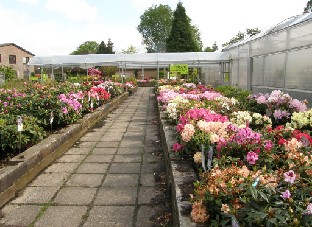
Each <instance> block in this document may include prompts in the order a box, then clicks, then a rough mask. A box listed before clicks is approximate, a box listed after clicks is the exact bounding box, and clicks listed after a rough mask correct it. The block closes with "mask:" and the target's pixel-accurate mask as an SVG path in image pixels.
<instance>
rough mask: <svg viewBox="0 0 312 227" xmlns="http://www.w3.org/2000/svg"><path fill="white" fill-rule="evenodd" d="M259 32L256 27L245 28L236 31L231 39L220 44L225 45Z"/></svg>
mask: <svg viewBox="0 0 312 227" xmlns="http://www.w3.org/2000/svg"><path fill="white" fill-rule="evenodd" d="M260 32H261V31H260V30H259V29H258V28H247V29H246V32H238V33H237V35H236V36H234V37H233V38H232V39H230V41H229V42H227V43H223V44H222V46H223V47H225V46H228V45H231V44H234V43H237V42H239V41H241V40H244V39H245V38H247V37H251V36H254V35H256V34H258V33H260Z"/></svg>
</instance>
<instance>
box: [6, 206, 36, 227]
mask: <svg viewBox="0 0 312 227" xmlns="http://www.w3.org/2000/svg"><path fill="white" fill-rule="evenodd" d="M39 210H40V206H36V205H7V206H5V207H4V208H3V209H2V215H3V218H2V219H1V220H0V226H16V227H21V226H28V225H30V224H31V223H32V222H33V221H34V220H35V218H36V216H37V213H38V212H39Z"/></svg>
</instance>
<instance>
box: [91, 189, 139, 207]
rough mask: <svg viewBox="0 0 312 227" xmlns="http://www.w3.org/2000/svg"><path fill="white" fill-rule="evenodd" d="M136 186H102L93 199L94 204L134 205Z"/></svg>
mask: <svg viewBox="0 0 312 227" xmlns="http://www.w3.org/2000/svg"><path fill="white" fill-rule="evenodd" d="M137 190H138V189H137V187H119V186H118V187H102V188H100V189H99V191H98V193H97V196H96V198H95V200H94V204H95V205H135V202H136V198H137Z"/></svg>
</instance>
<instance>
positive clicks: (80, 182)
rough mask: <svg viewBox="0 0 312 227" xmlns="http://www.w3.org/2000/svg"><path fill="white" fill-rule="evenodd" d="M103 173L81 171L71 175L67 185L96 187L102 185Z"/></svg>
mask: <svg viewBox="0 0 312 227" xmlns="http://www.w3.org/2000/svg"><path fill="white" fill-rule="evenodd" d="M103 177H104V175H103V174H91V173H79V174H73V175H71V176H70V178H69V180H68V181H67V182H66V184H65V185H66V186H69V187H70V186H74V187H90V188H95V187H98V186H100V185H101V182H102V179H103Z"/></svg>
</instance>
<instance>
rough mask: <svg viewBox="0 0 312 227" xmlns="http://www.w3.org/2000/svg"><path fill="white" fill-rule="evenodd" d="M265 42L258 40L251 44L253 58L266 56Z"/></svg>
mask: <svg viewBox="0 0 312 227" xmlns="http://www.w3.org/2000/svg"><path fill="white" fill-rule="evenodd" d="M264 44H265V42H264V40H263V39H258V40H256V41H254V42H252V43H251V54H250V55H251V57H253V56H257V55H261V54H264V52H265V51H264V50H265V48H264V47H265V45H264Z"/></svg>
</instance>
